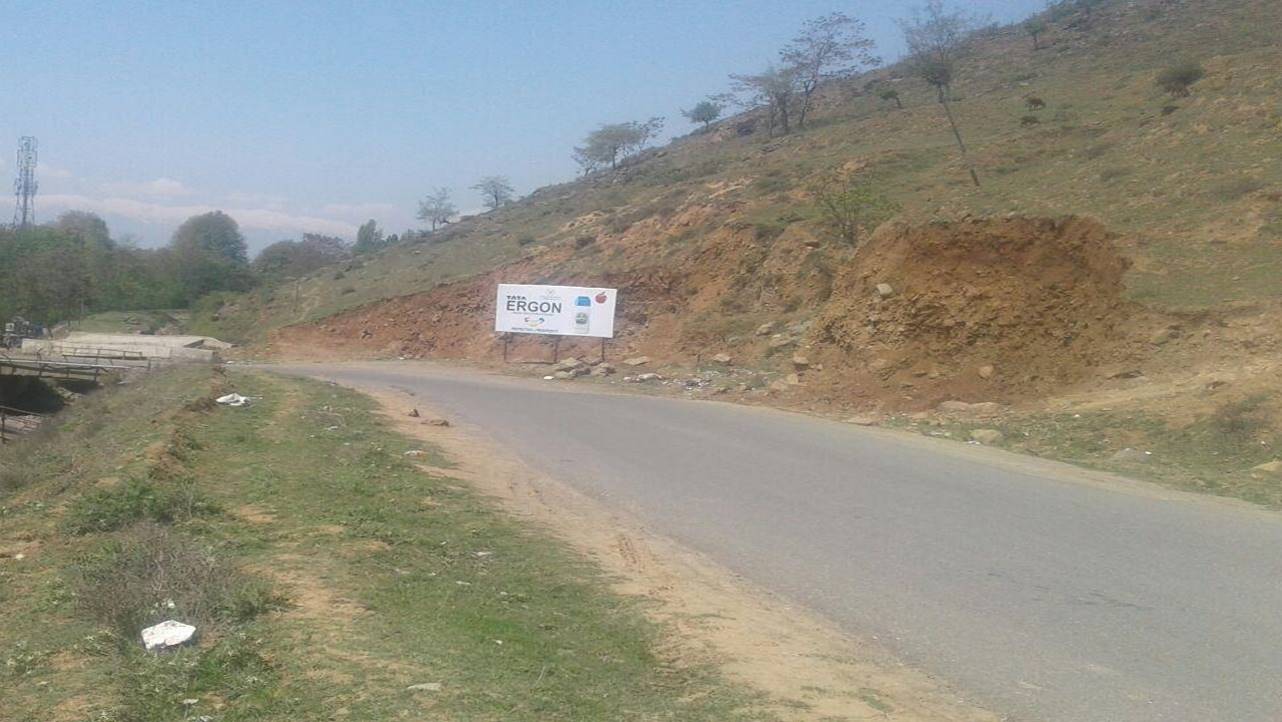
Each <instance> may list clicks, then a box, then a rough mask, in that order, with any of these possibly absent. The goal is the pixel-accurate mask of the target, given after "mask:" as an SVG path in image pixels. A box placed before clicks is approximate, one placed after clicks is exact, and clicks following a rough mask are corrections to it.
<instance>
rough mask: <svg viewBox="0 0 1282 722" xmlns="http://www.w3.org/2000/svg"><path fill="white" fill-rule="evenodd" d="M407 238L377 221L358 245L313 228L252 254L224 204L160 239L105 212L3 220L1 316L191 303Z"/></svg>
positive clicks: (63, 316) (45, 317)
mask: <svg viewBox="0 0 1282 722" xmlns="http://www.w3.org/2000/svg"><path fill="white" fill-rule="evenodd" d="M398 240H399V238H398V237H397V236H396V235H395V234H393V235H390V236H385V235H384V234H383V232H382V230H381V229H379V227H378V224H377V222H375V221H373V220H370V221H368V222H367V223H365V224H364V225H362V226H361V227H360V230H359V231H358V232H357V239H356V242H355V243H354V244H349V243H348V242H347V241H345V240H343V239H341V238H337V237H333V236H325V235H320V234H315V233H306V234H303V236H302V238H301V239H299V240H286V241H279V242H277V243H273V244H271V245H269V246H267V247H266V248H264V249H263V250H262V251H261V252H259V254H258V255H257V257H255V258H254V259H253V260H252V261H251V260H250V258H249V251H248V247H247V245H246V243H245V238H244V236H243V235H242V234H241V232H240V227H239V226H238V224H237V223H236V221H235V219H233V218H232V217H231V216H229V215H227V214H226V213H223V212H222V211H213V212H210V213H204V214H201V215H197V216H192V217H191V218H188V219H187V220H186V221H184V222H183V223H182V224H181V225H180V226H178V228H177V229H176V230H175V231H174V232H173V235H172V236H171V237H170V240H169V243H168V244H166V245H165V246H163V247H161V248H139V247H138V246H137V245H135V244H134V242H133V241H132V240H130V239H128V238H125V239H120V240H117V239H114V238H112V236H111V233H110V230H109V229H108V227H107V223H106V222H105V221H104V220H103V219H102V218H100V217H99V216H97V215H95V214H93V213H88V212H84V211H68V212H66V213H63V214H62V215H61V216H59V217H58V218H57V219H56V220H55V221H53V222H52V223H49V224H46V225H42V226H35V227H32V228H27V229H21V230H18V229H13V228H0V320H8V319H9V318H10V317H12V316H15V315H20V316H23V317H25V318H27V319H29V320H33V321H39V322H42V323H44V324H46V325H52V324H55V323H58V322H60V321H65V320H68V319H73V318H79V317H82V316H84V315H87V314H91V313H96V312H98V311H105V310H119V311H131V310H142V309H156V308H185V307H187V306H189V305H191V304H192V303H193V302H194V301H195V300H196V299H198V298H200V297H201V296H204V295H205V294H208V293H213V292H217V291H245V290H248V289H250V288H252V287H254V286H255V285H257V284H259V283H266V282H272V281H278V280H282V279H286V278H296V277H299V276H302V275H306V274H308V273H311V272H314V271H316V270H318V269H320V268H322V267H324V266H327V265H330V264H332V263H335V262H339V261H343V260H346V259H348V258H351V257H352V256H353V255H358V254H361V253H368V252H371V251H374V250H378V249H379V248H382V247H384V246H387V245H389V244H392V243H396V242H397V241H398Z"/></svg>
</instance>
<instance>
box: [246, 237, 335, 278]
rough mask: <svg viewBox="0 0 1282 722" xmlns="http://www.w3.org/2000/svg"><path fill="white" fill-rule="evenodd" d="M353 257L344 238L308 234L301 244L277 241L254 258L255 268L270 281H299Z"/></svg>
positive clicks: (299, 242) (298, 242)
mask: <svg viewBox="0 0 1282 722" xmlns="http://www.w3.org/2000/svg"><path fill="white" fill-rule="evenodd" d="M351 256H352V252H351V250H350V249H349V248H348V247H347V244H346V243H345V242H344V241H343V239H341V238H336V237H334V236H324V235H321V234H318V233H305V234H303V238H302V240H300V241H278V242H276V243H273V244H271V245H270V246H268V247H266V248H264V249H263V250H262V251H260V252H259V253H258V256H257V257H256V258H255V259H254V263H253V267H254V270H255V271H256V272H258V273H259V274H260V275H262V276H264V277H267V278H271V279H281V278H297V277H299V276H305V275H307V274H308V273H311V272H312V271H315V270H317V269H320V268H324V267H325V266H328V265H331V264H334V263H338V262H340V261H344V260H347V259H348V258H351Z"/></svg>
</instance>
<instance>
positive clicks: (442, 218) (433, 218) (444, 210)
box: [418, 188, 458, 231]
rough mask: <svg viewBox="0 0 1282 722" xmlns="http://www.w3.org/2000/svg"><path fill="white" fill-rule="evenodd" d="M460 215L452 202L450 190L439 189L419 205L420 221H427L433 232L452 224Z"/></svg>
mask: <svg viewBox="0 0 1282 722" xmlns="http://www.w3.org/2000/svg"><path fill="white" fill-rule="evenodd" d="M456 215H458V209H457V208H455V207H454V203H453V201H451V200H450V189H449V188H437V189H436V190H435V191H432V193H431V194H429V195H428V196H427V198H424V199H423V200H422V201H420V202H419V204H418V219H419V220H420V221H425V222H426V223H427V224H428V225H429V226H431V228H432V230H433V231H435V230H436V229H437V228H438V227H440V226H443V225H445V224H447V223H449V222H450V219H451V218H453V217H454V216H456Z"/></svg>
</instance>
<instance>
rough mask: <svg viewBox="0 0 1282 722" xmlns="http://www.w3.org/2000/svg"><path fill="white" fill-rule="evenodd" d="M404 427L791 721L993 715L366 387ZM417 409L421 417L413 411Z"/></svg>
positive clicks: (483, 443)
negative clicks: (596, 567)
mask: <svg viewBox="0 0 1282 722" xmlns="http://www.w3.org/2000/svg"><path fill="white" fill-rule="evenodd" d="M360 390H361V391H363V392H364V393H367V394H369V395H370V396H373V397H374V398H375V399H377V400H378V401H379V403H380V404H381V405H382V408H383V410H384V412H385V414H386V415H387V417H388V418H389V419H390V420H391V421H392V422H393V423H394V425H395V426H396V428H397V429H398V430H399V431H401V432H402V433H404V434H406V435H408V436H412V437H415V438H419V439H423V440H424V441H428V442H431V443H432V444H433V445H436V446H439V447H440V448H441V449H443V451H444V452H445V455H446V456H447V457H448V458H450V459H452V460H454V461H456V462H457V463H458V464H459V466H458V467H456V468H451V469H450V472H449V473H450V474H451V475H452V476H455V477H458V478H461V479H464V480H466V481H468V482H469V483H470V484H472V485H473V486H474V487H475V488H476V489H477V490H479V491H481V492H482V493H485V494H487V495H489V496H492V497H493V498H495V499H497V500H498V501H499V502H501V504H502V506H503V507H504V508H505V509H507V510H508V511H510V512H511V513H513V514H515V515H517V516H519V517H521V518H523V519H528V520H531V521H534V522H536V523H538V524H539V525H541V526H543V527H546V528H548V529H549V530H551V531H552V532H553V533H554V534H555V535H556V536H558V537H559V538H561V539H564V540H565V541H567V542H568V543H569V544H570V545H571V546H572V547H573V548H575V549H576V550H578V551H580V552H582V553H584V554H586V555H588V556H590V557H591V558H592V559H593V560H595V561H596V562H597V563H598V564H600V565H601V566H602V567H603V568H604V569H605V571H606V572H607V573H609V574H610V575H611V576H612V577H613V578H614V579H615V588H616V589H617V590H618V591H619V592H622V593H625V594H629V595H639V596H642V597H644V598H645V599H647V600H650V601H651V602H652V603H651V604H649V605H648V606H647V607H646V608H647V610H648V612H649V613H650V615H651V616H652V617H653V618H654V619H656V620H657V621H659V622H660V623H661V625H662V626H663V628H665V629H668V630H671V633H670V635H669V637H670V638H669V639H668V640H667V641H666V644H667V645H668V647H669V649H670V652H671V653H672V654H674V655H676V656H677V657H678V658H680V659H682V660H684V661H685V663H688V664H707V663H712V664H715V665H716V666H718V667H720V668H721V669H722V670H724V671H725V672H726V673H727V674H728V675H730V676H731V678H732V679H734V680H735V681H739V682H743V683H746V684H748V685H750V686H751V687H753V688H755V689H757V690H760V691H762V692H764V693H765V694H766V695H768V697H769V698H770V700H771V703H770V704H769V706H770V707H771V708H772V709H773V711H775V712H776V713H777V714H778V715H779V716H781V717H783V718H785V719H797V720H802V719H805V720H810V719H857V720H861V719H896V720H995V719H998V717H997V716H996V715H994V714H992V713H989V712H987V711H985V710H983V709H981V708H979V707H977V706H976V705H974V704H972V703H970V702H968V701H967V700H965V699H963V697H962V696H961V695H959V694H958V693H957V692H956V691H954V690H950V689H949V688H948V687H947V686H946V685H945V684H944V683H943V682H942V681H940V680H937V679H934V678H932V677H930V676H929V675H926V674H924V673H921V672H918V671H915V670H911V669H908V668H905V667H903V666H902V665H900V664H898V663H897V662H896V661H895V660H894V659H893V658H892V657H891V656H890V655H889V654H888V653H887V652H886V651H885V650H884V649H881V648H879V647H878V645H877V644H876V643H875V642H873V641H871V640H856V639H854V638H852V637H850V636H849V635H846V634H845V633H843V632H842V631H841V630H839V629H837V628H836V627H835V626H834V625H833V624H831V623H830V622H828V621H826V620H824V619H822V618H820V617H818V616H816V615H813V614H811V613H809V612H807V611H805V610H802V609H799V608H798V607H796V606H795V605H791V604H789V603H788V602H787V601H785V600H783V599H780V598H778V597H777V596H775V595H773V594H771V593H770V592H767V591H765V590H763V589H760V588H756V587H754V586H753V585H751V584H749V583H748V582H746V581H745V580H743V579H742V578H740V577H738V576H736V575H734V574H732V573H730V572H729V571H728V570H726V569H724V568H722V567H721V566H719V565H717V564H715V563H714V562H712V561H710V560H708V559H707V558H705V557H703V556H702V555H699V554H697V553H694V552H692V551H690V550H688V549H685V548H683V547H682V546H680V545H678V544H677V543H675V542H673V541H671V540H669V539H667V538H664V537H662V536H660V535H658V534H655V533H653V532H650V531H648V530H647V529H646V528H645V527H644V526H643V525H641V524H640V523H638V522H637V521H636V520H634V519H631V518H629V517H628V516H627V515H625V514H621V513H619V512H617V511H615V510H612V509H609V508H606V507H605V506H604V505H602V504H600V503H599V502H597V501H594V500H592V499H590V498H588V497H587V496H585V495H584V494H582V493H580V492H578V491H577V490H575V489H574V488H572V487H571V486H569V485H568V484H565V483H563V482H560V481H558V480H556V479H554V478H551V477H549V476H547V475H545V474H541V473H539V472H537V471H535V470H533V469H531V468H530V467H529V466H527V465H525V464H524V463H522V462H521V461H520V460H519V459H518V458H517V457H516V456H515V455H513V454H512V453H511V452H509V451H507V450H505V449H504V448H502V447H500V446H498V445H497V444H495V443H494V442H493V441H491V440H490V439H489V438H488V437H487V435H486V434H485V433H484V431H482V430H481V429H479V428H476V427H472V426H470V425H466V424H458V423H453V425H452V426H450V427H441V426H435V425H431V424H425V423H424V418H430V417H432V416H433V412H432V411H431V409H430V408H429V407H428V406H427V405H425V404H424V402H423V400H422V399H420V398H416V397H411V396H410V395H409V394H407V393H404V392H392V391H387V390H385V389H379V388H361V389H360ZM414 408H416V409H418V411H419V412H420V414H421V415H422V416H421V417H419V418H414V417H410V416H409V415H408V413H409V411H410V410H411V409H414Z"/></svg>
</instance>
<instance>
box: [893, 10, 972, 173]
mask: <svg viewBox="0 0 1282 722" xmlns="http://www.w3.org/2000/svg"><path fill="white" fill-rule="evenodd" d="M978 25H979V21H978V19H977V18H975V17H973V16H971V15H969V14H967V13H965V12H963V11H960V10H958V11H949V10H947V9H946V8H945V7H944V1H943V0H927V2H926V5H925V6H924V7H921V8H917V10H916V11H915V12H914V13H913V18H912V20H907V21H901V22H900V28H901V29H902V30H903V33H904V40H905V41H906V43H907V45H908V53H909V62H910V65H911V67H912V69H913V71H914V72H915V73H916V74H917V76H918V77H920V78H921V79H922V80H925V81H926V82H927V83H928V84H930V85H931V86H933V87H934V88H935V91H936V92H937V93H938V98H939V105H940V107H942V108H943V110H944V117H946V118H947V119H948V127H949V128H951V129H952V131H953V137H954V138H955V139H956V140H957V147H958V148H959V149H960V150H961V154H962V160H963V161H965V163H966V170H967V171H968V172H969V173H970V179H971V180H972V181H973V182H974V183H975V185H979V176H978V175H976V174H975V168H974V167H973V166H971V165H970V161H969V159H968V158H967V156H966V143H965V142H964V141H963V140H962V135H961V131H960V130H959V129H958V128H957V120H956V119H955V118H954V117H953V110H952V106H951V105H949V100H950V96H951V93H952V84H953V76H954V74H955V72H956V69H957V66H958V64H959V63H960V61H961V60H962V58H963V57H964V56H965V54H966V52H967V50H968V49H969V48H968V42H969V39H970V34H971V33H972V32H974V30H975V28H976V27H978Z"/></svg>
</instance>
